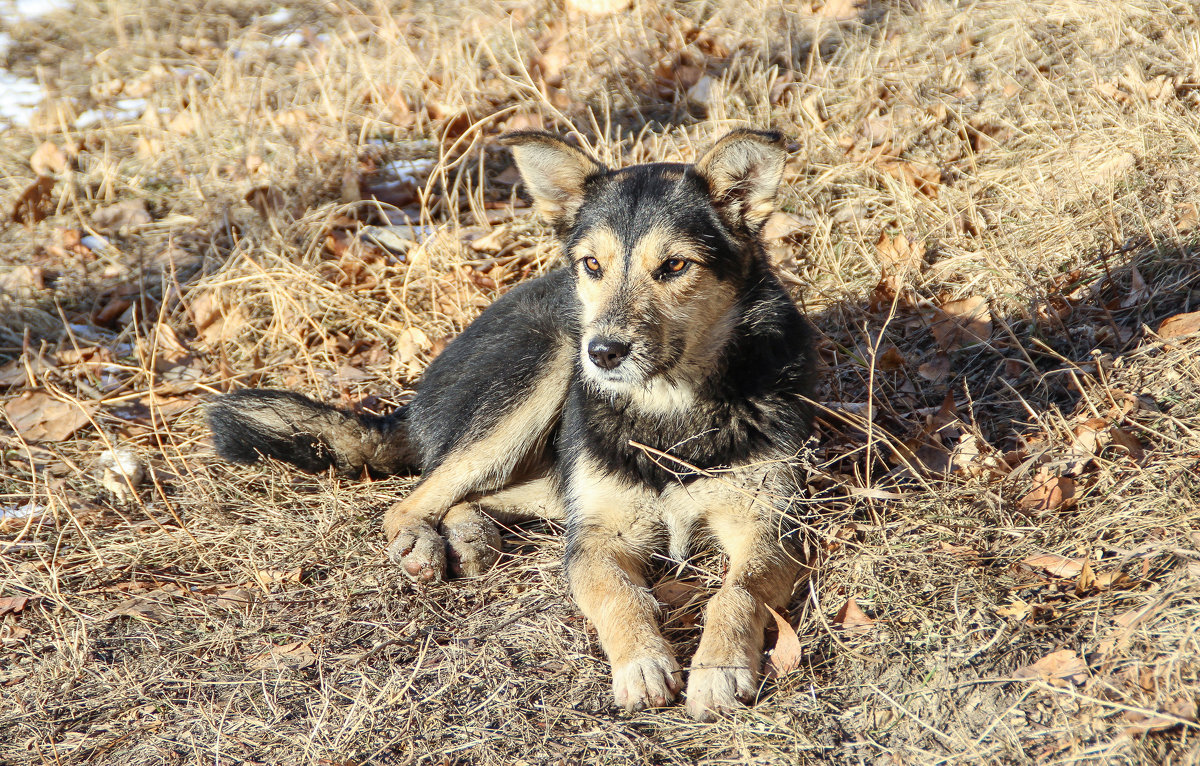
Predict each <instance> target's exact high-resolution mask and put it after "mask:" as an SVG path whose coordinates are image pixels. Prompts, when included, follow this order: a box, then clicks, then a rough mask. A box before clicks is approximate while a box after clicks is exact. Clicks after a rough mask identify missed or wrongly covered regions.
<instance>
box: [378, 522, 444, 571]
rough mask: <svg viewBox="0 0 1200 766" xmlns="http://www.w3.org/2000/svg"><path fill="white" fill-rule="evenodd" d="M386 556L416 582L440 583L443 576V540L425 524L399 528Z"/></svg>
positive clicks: (420, 523) (417, 523) (434, 530)
mask: <svg viewBox="0 0 1200 766" xmlns="http://www.w3.org/2000/svg"><path fill="white" fill-rule="evenodd" d="M387 554H388V558H390V559H391V560H392V561H394V562H396V563H397V564H399V565H400V567H401V568H402V569H403V570H404V571H405V573H407V574H408V575H409V576H410V577H412V578H413V579H414V580H417V581H419V582H432V581H434V580H441V579H443V578H444V577H445V575H446V541H445V539H443V538H442V536H441V535H439V534H438V533H437V530H436V529H434V528H433V527H432V526H430V525H429V524H428V523H427V522H423V521H421V522H416V523H413V524H407V525H405V526H402V527H400V528H398V529H397V530H396V533H395V535H394V536H393V537H392V542H391V544H389V545H388V547H387Z"/></svg>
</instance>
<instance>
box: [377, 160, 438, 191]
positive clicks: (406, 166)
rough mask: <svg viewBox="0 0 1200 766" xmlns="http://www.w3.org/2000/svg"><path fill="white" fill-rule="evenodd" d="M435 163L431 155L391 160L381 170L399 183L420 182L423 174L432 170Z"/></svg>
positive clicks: (425, 174) (427, 173)
mask: <svg viewBox="0 0 1200 766" xmlns="http://www.w3.org/2000/svg"><path fill="white" fill-rule="evenodd" d="M436 164H437V160H435V159H433V158H432V157H421V158H419V159H415V160H392V161H391V162H389V163H388V164H386V165H384V166H383V170H384V171H385V172H387V173H390V174H391V175H392V176H393V177H394V178H395V179H396V180H397V181H399V182H401V183H410V184H416V183H420V181H421V179H422V178H423V177H424V176H427V175H429V171H431V170H433V166H434V165H436Z"/></svg>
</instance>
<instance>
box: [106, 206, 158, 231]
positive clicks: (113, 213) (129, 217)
mask: <svg viewBox="0 0 1200 766" xmlns="http://www.w3.org/2000/svg"><path fill="white" fill-rule="evenodd" d="M152 220H153V219H152V218H151V217H150V213H149V211H147V210H146V203H145V202H143V201H142V200H140V199H127V200H124V201H122V202H118V203H116V204H115V205H106V206H105V207H102V208H100V209H98V210H96V212H94V213H92V223H94V224H96V228H98V229H108V230H115V229H122V228H125V227H126V226H142V225H145V224H148V223H150V222H151V221H152Z"/></svg>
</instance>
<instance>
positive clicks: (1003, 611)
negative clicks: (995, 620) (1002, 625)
mask: <svg viewBox="0 0 1200 766" xmlns="http://www.w3.org/2000/svg"><path fill="white" fill-rule="evenodd" d="M1032 613H1033V606H1032V605H1030V603H1029V602H1028V601H1022V600H1021V599H1019V598H1018V599H1013V602H1012V603H1011V604H1009V605H1008V606H1001V607H997V608H996V614H997V615H999V616H1001V617H1011V618H1012V619H1014V620H1017V621H1021V620H1024V619H1025V618H1026V617H1028V616H1029V615H1030V614H1032Z"/></svg>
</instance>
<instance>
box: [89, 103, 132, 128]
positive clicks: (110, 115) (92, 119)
mask: <svg viewBox="0 0 1200 766" xmlns="http://www.w3.org/2000/svg"><path fill="white" fill-rule="evenodd" d="M114 106H115V107H116V108H109V107H100V108H99V109H89V110H87V111H86V112H84V113H83V114H81V115H79V117H77V118H76V119H75V127H77V128H87V127H91V126H92V125H95V124H96V123H98V122H129V121H130V120H136V119H138V118H139V117H141V116H142V113H143V112H145V111H146V99H144V98H122V99H119V100H118V101H117V102H116V104H115V105H114Z"/></svg>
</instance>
